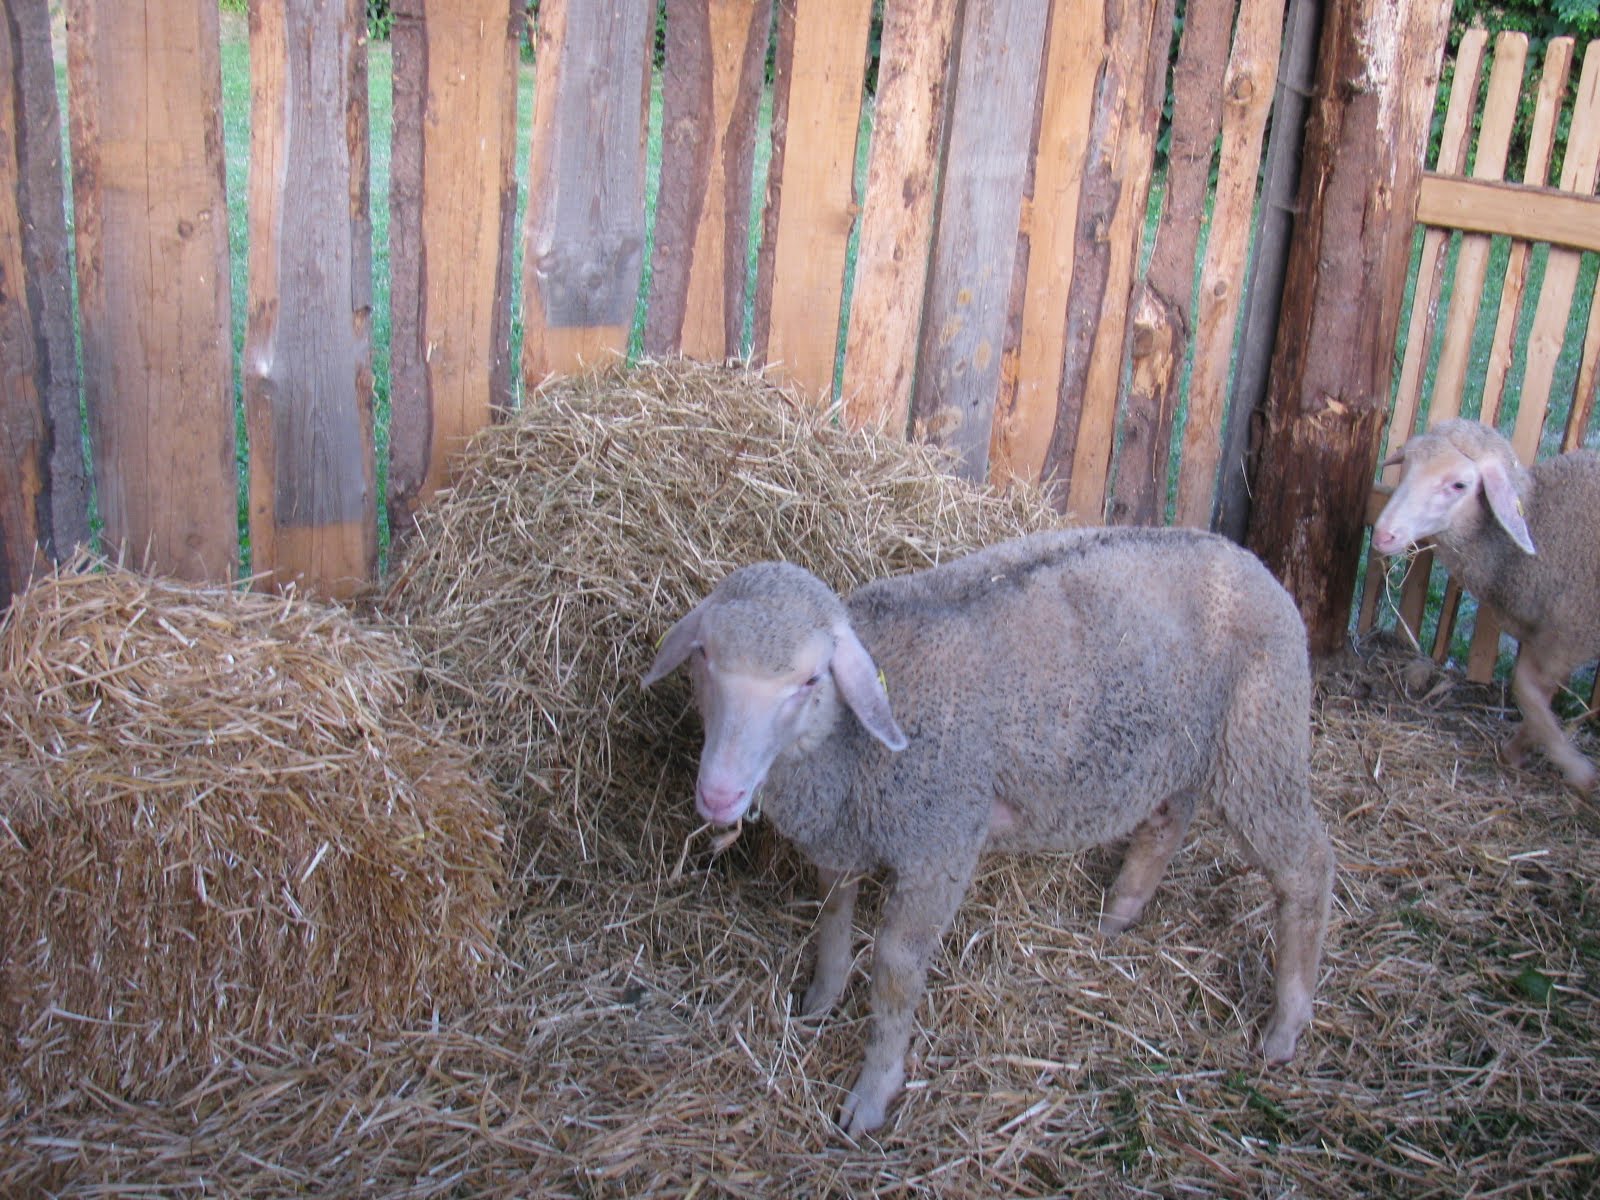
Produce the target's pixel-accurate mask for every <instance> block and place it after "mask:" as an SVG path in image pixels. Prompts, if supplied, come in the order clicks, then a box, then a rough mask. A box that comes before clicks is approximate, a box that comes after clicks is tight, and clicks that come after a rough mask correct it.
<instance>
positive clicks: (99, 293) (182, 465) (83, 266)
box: [67, 0, 239, 579]
mask: <svg viewBox="0 0 1600 1200" xmlns="http://www.w3.org/2000/svg"><path fill="white" fill-rule="evenodd" d="M67 34H68V38H67V47H68V69H69V72H70V74H71V93H70V100H71V113H72V167H73V199H74V205H73V209H74V223H75V229H76V240H77V251H78V262H77V272H78V307H79V316H80V319H81V324H82V337H83V381H84V399H85V403H86V406H87V408H88V412H89V424H90V432H91V436H92V441H93V446H94V455H93V457H94V477H95V484H96V489H97V493H98V496H99V504H100V516H101V518H102V520H103V532H102V538H103V540H104V543H105V545H106V547H107V549H108V550H109V551H111V552H113V553H117V552H122V553H125V554H126V555H127V556H128V557H129V559H130V561H131V562H133V563H135V564H148V565H149V566H150V567H152V568H154V569H156V570H159V571H163V572H167V573H170V574H173V575H177V576H181V577H183V578H189V579H230V578H232V576H233V574H234V570H235V566H236V564H237V562H238V554H239V534H238V504H237V495H238V476H237V473H236V467H235V461H234V435H233V424H234V412H233V349H232V347H233V336H232V332H231V327H230V315H229V314H230V288H229V276H228V206H227V198H226V195H225V189H224V184H223V161H222V159H223V145H222V106H221V95H222V67H221V60H220V51H219V47H218V17H217V5H216V3H215V0H190V2H188V3H180V2H175V0H174V2H168V3H156V2H154V0H127V2H126V3H122V4H104V3H100V2H99V0H69V3H68V6H67Z"/></svg>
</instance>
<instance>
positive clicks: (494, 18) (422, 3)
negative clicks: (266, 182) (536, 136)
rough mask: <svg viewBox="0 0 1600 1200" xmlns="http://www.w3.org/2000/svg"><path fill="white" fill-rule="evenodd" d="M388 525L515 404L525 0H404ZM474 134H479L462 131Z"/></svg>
mask: <svg viewBox="0 0 1600 1200" xmlns="http://www.w3.org/2000/svg"><path fill="white" fill-rule="evenodd" d="M392 12H393V16H394V29H393V34H392V38H391V43H392V46H393V52H394V126H393V128H394V135H393V136H394V141H393V149H392V153H391V156H390V176H389V211H390V219H389V262H390V270H391V289H390V296H391V301H390V303H391V307H392V310H393V320H392V327H391V344H390V358H389V372H390V382H389V403H390V421H389V498H388V505H389V530H390V536H391V538H400V537H403V536H404V533H405V532H406V531H408V530H409V529H410V527H411V522H412V518H413V517H414V515H415V514H416V511H417V509H418V507H419V506H420V505H422V504H423V503H425V502H426V501H427V499H428V498H429V497H430V496H431V495H433V493H434V492H436V491H437V490H438V489H439V488H441V487H443V486H445V484H447V483H448V482H449V481H450V475H449V463H450V461H451V458H452V456H453V455H454V454H455V453H456V452H457V451H458V450H459V449H460V448H461V447H462V445H463V444H464V443H465V442H466V440H467V439H468V438H469V437H471V436H472V435H473V434H474V433H476V432H477V431H478V430H480V429H482V428H483V427H484V426H485V425H487V424H488V423H489V422H490V421H491V420H492V419H493V418H494V415H495V414H496V413H497V412H504V411H506V410H508V409H509V408H510V406H511V363H510V346H511V251H512V236H513V232H514V225H515V222H516V206H517V180H516V136H517V69H518V60H519V53H518V43H519V40H520V38H521V32H522V5H521V4H519V3H517V2H516V0H470V2H468V3H462V2H460V0H395V3H394V6H393V9H392ZM463 130H471V131H473V133H474V136H462V131H463Z"/></svg>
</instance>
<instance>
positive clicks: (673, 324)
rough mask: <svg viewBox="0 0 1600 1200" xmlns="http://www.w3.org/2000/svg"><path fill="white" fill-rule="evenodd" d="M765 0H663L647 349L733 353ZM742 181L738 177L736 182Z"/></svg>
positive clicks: (706, 356) (767, 20)
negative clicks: (658, 181) (663, 55)
mask: <svg viewBox="0 0 1600 1200" xmlns="http://www.w3.org/2000/svg"><path fill="white" fill-rule="evenodd" d="M771 19H772V0H667V24H666V66H665V70H664V71H663V74H662V82H661V103H662V137H661V188H660V191H659V198H658V200H657V204H656V224H655V251H654V256H653V258H652V260H651V269H650V279H651V282H650V307H649V312H648V314H647V316H646V318H645V329H644V348H645V351H646V353H649V354H653V355H665V354H675V353H683V354H686V355H688V356H689V357H690V358H698V359H703V360H708V361H716V360H719V359H725V358H729V357H731V356H734V355H736V354H737V353H738V350H739V337H740V332H741V326H742V324H743V321H744V300H745V255H746V247H747V245H748V242H747V239H746V237H744V236H742V235H744V234H747V233H748V230H749V220H750V218H749V212H750V203H749V200H750V190H749V189H750V183H749V180H750V174H751V171H752V169H753V166H754V159H755V133H756V117H757V114H758V112H759V109H760V94H761V86H762V78H761V72H762V65H763V63H764V62H765V59H766V46H767V33H768V28H769V26H770V24H771ZM741 180H742V181H743V186H739V181H741Z"/></svg>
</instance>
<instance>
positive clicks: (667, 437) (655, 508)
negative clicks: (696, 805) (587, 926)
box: [382, 360, 1060, 877]
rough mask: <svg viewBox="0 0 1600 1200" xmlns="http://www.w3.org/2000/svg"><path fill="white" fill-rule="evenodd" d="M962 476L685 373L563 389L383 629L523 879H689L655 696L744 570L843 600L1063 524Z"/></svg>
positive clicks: (676, 709)
mask: <svg viewBox="0 0 1600 1200" xmlns="http://www.w3.org/2000/svg"><path fill="white" fill-rule="evenodd" d="M947 466H948V460H947V459H945V458H944V457H943V456H942V455H941V454H940V453H939V452H937V451H934V450H932V449H929V448H927V447H922V446H912V445H907V444H906V443H904V442H903V441H899V440H894V439H890V438H888V437H885V436H883V435H879V434H870V433H852V432H848V431H846V430H844V429H841V428H839V427H838V425H837V423H836V422H835V421H834V420H832V419H830V418H829V416H828V415H826V414H823V413H818V412H816V411H815V410H814V409H813V408H811V407H808V406H807V405H805V404H804V403H803V401H802V400H801V399H800V397H799V396H798V395H797V394H796V393H794V392H792V391H789V390H786V389H784V388H781V387H779V386H777V385H776V384H774V383H772V382H770V381H769V380H767V379H765V378H764V377H762V376H760V375H757V374H755V373H752V372H749V371H744V370H739V369H735V368H731V367H713V366H705V365H702V364H695V363H689V362H685V361H681V360H680V361H674V362H662V363H647V364H644V365H643V366H640V367H638V368H634V369H626V368H622V367H614V368H612V369H610V370H606V371H603V372H599V373H596V374H594V375H590V376H586V377H581V378H575V379H567V380H562V381H560V382H558V383H556V384H553V385H551V386H547V387H546V388H544V389H543V390H542V391H540V392H539V393H537V394H536V395H534V396H533V397H531V398H530V399H529V400H528V402H527V403H526V405H525V406H524V408H523V410H522V411H521V412H520V413H518V414H517V415H516V416H515V417H514V418H513V419H512V420H510V421H509V422H507V423H506V424H503V425H499V426H496V427H494V428H492V429H489V430H488V431H486V432H485V433H484V434H482V435H481V436H480V437H479V438H478V439H477V440H476V441H475V442H474V443H473V446H472V448H471V451H470V452H469V453H468V454H467V456H466V459H465V463H464V469H463V474H462V477H461V479H460V482H459V485H458V486H457V487H456V488H455V489H454V490H453V491H452V492H449V493H446V494H445V495H443V496H441V497H440V498H439V499H438V500H437V501H436V502H435V503H434V504H432V505H431V506H430V507H429V508H428V509H426V510H425V511H424V512H423V513H422V514H421V516H420V518H419V523H418V529H417V530H416V531H415V532H414V533H413V534H412V535H411V546H410V550H409V553H408V554H407V556H406V558H405V561H404V564H403V566H402V567H401V569H400V570H399V571H398V572H397V574H396V578H395V579H394V581H393V583H392V585H391V586H390V588H389V591H388V595H387V596H386V597H385V598H384V600H383V603H382V608H383V609H384V611H385V613H386V614H387V615H388V616H389V617H390V618H391V619H393V620H395V621H397V622H398V623H400V624H401V625H403V626H404V628H405V631H406V634H407V636H409V637H410V638H411V639H412V641H413V642H414V643H415V644H416V645H417V646H418V648H419V653H420V654H421V656H422V658H423V661H424V662H425V664H426V665H427V666H428V668H429V670H430V673H431V674H432V676H433V678H434V679H435V681H436V682H437V684H438V686H439V689H440V691H441V693H442V694H443V695H444V696H445V697H446V698H447V699H448V700H449V701H450V702H452V704H453V707H454V708H455V709H456V711H457V712H458V713H460V714H461V715H462V716H463V719H464V724H465V725H466V726H467V727H468V728H470V729H471V730H473V731H475V734H474V743H475V746H476V747H477V748H478V749H480V750H481V752H482V753H483V755H484V760H485V762H486V763H487V764H488V765H489V767H490V768H491V769H492V770H493V771H494V774H495V776H496V779H497V781H498V783H499V785H500V787H501V789H502V790H503V791H504V792H506V793H507V794H509V795H511V796H513V797H516V801H515V802H514V808H515V812H514V816H515V818H516V819H515V820H514V822H513V824H514V825H515V826H516V828H517V829H518V830H519V831H521V832H523V833H524V834H526V835H528V836H526V837H525V838H524V839H523V842H524V846H525V855H524V857H525V859H526V862H525V863H524V866H525V869H526V870H527V871H529V872H532V873H535V874H537V873H540V872H543V871H544V870H546V869H565V868H566V867H567V866H568V865H569V864H570V862H571V861H572V860H574V859H581V860H584V861H587V862H591V863H596V864H604V867H605V870H606V871H607V872H608V873H609V874H610V875H611V876H613V877H621V876H628V877H653V876H654V875H657V874H659V873H660V872H661V871H662V869H663V864H665V866H667V867H670V866H671V865H673V863H674V862H675V861H676V856H677V855H678V853H679V850H680V848H681V845H682V842H683V839H684V836H685V835H686V834H687V833H688V832H689V831H690V830H691V829H692V828H693V826H692V825H690V824H688V822H689V821H690V819H691V817H692V813H691V811H690V809H691V806H690V804H688V803H687V802H686V800H685V798H686V797H687V796H689V795H690V794H691V793H690V790H689V789H690V783H689V778H690V776H689V769H690V767H691V766H692V762H693V753H694V750H695V748H696V747H695V745H694V735H695V732H696V730H695V726H694V724H693V723H692V722H688V721H679V722H678V724H677V728H676V730H675V731H674V730H673V728H672V727H671V724H670V722H668V721H664V720H663V715H664V714H682V713H683V711H684V708H685V699H686V695H687V689H686V685H685V684H684V683H683V682H682V681H681V680H678V679H674V680H672V681H670V682H667V683H664V684H663V685H661V686H660V687H659V688H658V689H656V693H657V694H650V695H647V694H645V693H644V692H643V691H642V690H641V689H640V687H639V677H640V676H641V675H643V674H644V671H645V669H646V668H647V667H648V666H649V664H650V660H651V657H652V655H653V653H654V648H655V645H656V643H657V641H658V640H659V639H660V637H661V635H662V634H664V633H665V632H666V631H667V629H668V627H669V626H670V625H671V624H672V622H673V621H675V620H677V619H678V617H680V616H682V615H683V614H684V613H685V612H687V611H688V610H689V608H690V607H692V606H693V605H694V604H695V603H696V602H697V601H699V600H700V599H701V598H702V597H704V596H705V594H706V593H707V592H709V591H710V590H711V589H712V587H714V586H715V585H716V583H717V582H718V581H719V580H720V579H721V578H722V577H723V576H724V575H725V574H727V573H728V572H729V571H731V570H732V569H733V568H735V567H737V566H740V565H741V564H744V563H748V562H752V561H755V560H758V559H764V558H787V559H790V560H792V561H795V562H798V563H801V564H803V565H805V566H806V567H809V568H810V569H811V570H813V571H815V572H816V573H817V574H818V575H820V576H821V577H822V578H823V579H825V580H827V581H828V582H829V583H831V584H833V585H834V586H835V587H837V588H839V589H841V590H846V589H849V588H852V587H854V586H856V585H857V584H859V583H862V582H864V581H865V580H867V579H869V578H872V577H874V576H877V575H880V574H886V573H890V572H898V571H906V570H911V569H914V568H918V567H924V566H928V565H930V564H932V563H935V562H938V561H940V560H941V559H942V558H947V557H951V556H954V555H959V554H961V553H964V552H966V551H968V550H972V549H975V548H976V547H978V546H980V545H984V544H987V543H989V542H993V541H999V540H1001V539H1003V538H1005V537H1009V536H1012V535H1015V534H1017V533H1022V532H1028V531H1031V530H1035V529H1042V528H1047V527H1049V526H1052V525H1056V524H1059V523H1060V518H1059V517H1058V516H1057V515H1056V514H1055V513H1054V511H1053V510H1051V509H1050V508H1049V507H1048V506H1047V505H1045V504H1044V502H1043V500H1042V498H1041V497H1040V496H1039V495H1038V494H1037V493H1036V492H1032V491H1028V490H1025V489H1018V490H1016V491H1015V492H1013V493H1011V494H1010V495H1009V496H1007V497H1004V498H1002V497H999V496H996V495H993V494H991V493H988V492H980V491H978V490H976V489H974V488H972V487H970V486H968V485H966V484H963V483H961V482H959V481H958V480H955V479H953V478H951V477H950V475H949V474H948V473H947V472H946V471H945V470H944V469H943V468H946V467H947ZM542 849H544V850H549V851H550V852H551V855H553V857H551V856H541V854H540V851H541V850H542Z"/></svg>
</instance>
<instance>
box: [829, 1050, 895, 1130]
mask: <svg viewBox="0 0 1600 1200" xmlns="http://www.w3.org/2000/svg"><path fill="white" fill-rule="evenodd" d="M905 1080H906V1069H905V1067H904V1066H900V1065H896V1066H894V1067H891V1068H888V1069H885V1070H874V1069H873V1068H872V1067H862V1068H861V1074H860V1075H858V1076H856V1082H855V1086H854V1087H852V1088H851V1089H850V1094H849V1095H848V1096H846V1097H845V1099H844V1103H843V1104H842V1105H840V1106H839V1124H840V1125H842V1126H844V1130H845V1132H846V1133H848V1134H849V1135H850V1136H851V1137H853V1138H854V1137H860V1136H861V1135H862V1134H864V1133H871V1132H872V1131H873V1130H874V1129H877V1128H878V1127H879V1126H880V1125H882V1124H883V1121H884V1117H885V1116H886V1115H887V1113H888V1111H889V1102H890V1101H891V1100H893V1099H894V1098H895V1097H896V1096H897V1095H899V1094H900V1089H901V1087H902V1086H903V1085H904V1084H905Z"/></svg>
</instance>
